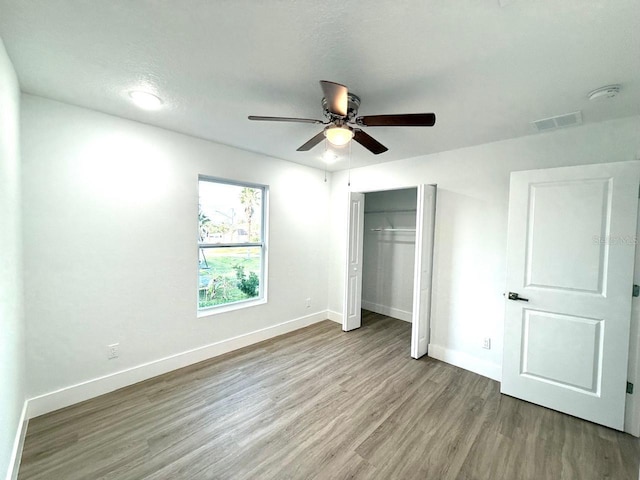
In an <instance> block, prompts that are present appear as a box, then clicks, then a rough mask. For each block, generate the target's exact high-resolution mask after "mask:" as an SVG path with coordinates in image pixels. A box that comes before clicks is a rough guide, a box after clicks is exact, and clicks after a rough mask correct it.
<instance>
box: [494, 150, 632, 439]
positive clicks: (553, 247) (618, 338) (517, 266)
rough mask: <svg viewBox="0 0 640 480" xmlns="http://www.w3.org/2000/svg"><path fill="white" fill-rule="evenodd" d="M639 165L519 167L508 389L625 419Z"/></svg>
mask: <svg viewBox="0 0 640 480" xmlns="http://www.w3.org/2000/svg"><path fill="white" fill-rule="evenodd" d="M639 185H640V163H639V162H622V163H610V164H602V165H586V166H578V167H567V168H554V169H545V170H532V171H526V172H515V173H512V175H511V189H510V198H509V224H508V240H507V293H506V297H505V301H506V313H505V336H504V355H503V373H502V386H501V391H502V392H503V393H505V394H507V395H512V396H514V397H518V398H521V399H524V400H527V401H530V402H533V403H537V404H539V405H543V406H546V407H549V408H552V409H555V410H559V411H561V412H565V413H568V414H571V415H574V416H577V417H581V418H584V419H586V420H590V421H593V422H596V423H599V424H602V425H606V426H609V427H612V428H616V429H618V430H622V429H623V426H624V407H625V386H626V380H627V379H626V373H627V357H628V350H629V326H630V317H631V293H632V283H633V266H634V255H635V235H636V222H637V208H638V186H639Z"/></svg>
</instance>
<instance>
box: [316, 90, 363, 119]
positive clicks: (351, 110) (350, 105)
mask: <svg viewBox="0 0 640 480" xmlns="http://www.w3.org/2000/svg"><path fill="white" fill-rule="evenodd" d="M359 108H360V97H358V96H357V95H355V94H353V93H351V92H349V93H347V115H346V117H343V116H341V115H336V114H335V113H331V111H330V110H329V102H328V101H327V99H326V98H325V97H322V111H323V112H324V116H325V117H327V118H328V119H329V120H330V121H331V122H334V123H336V122H337V121H340V120H342V123H343V124H344V123H347V122H354V121H355V118H356V115H357V114H358V109H359Z"/></svg>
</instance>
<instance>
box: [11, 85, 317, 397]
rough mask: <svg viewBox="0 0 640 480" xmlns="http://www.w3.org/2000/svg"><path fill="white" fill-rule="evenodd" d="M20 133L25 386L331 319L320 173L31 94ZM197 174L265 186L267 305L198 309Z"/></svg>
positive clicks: (44, 387) (103, 372)
mask: <svg viewBox="0 0 640 480" xmlns="http://www.w3.org/2000/svg"><path fill="white" fill-rule="evenodd" d="M22 132H23V133H22V134H23V139H24V142H23V172H24V182H23V188H24V234H25V239H24V257H25V265H24V266H25V281H26V291H25V298H26V318H27V345H28V364H27V365H28V369H29V372H30V381H29V387H28V393H29V395H30V396H37V395H42V394H47V393H49V392H53V391H56V390H57V389H62V388H65V387H69V386H73V385H75V384H79V383H81V382H87V381H91V380H92V379H96V378H100V377H103V376H108V375H110V374H113V373H114V372H118V371H123V370H126V369H129V368H132V367H136V366H139V365H143V364H146V363H147V362H154V361H156V360H159V359H163V358H166V357H171V356H173V355H176V354H180V353H181V352H189V351H191V350H193V349H198V348H199V347H202V346H206V345H210V344H212V343H215V342H219V341H221V340H225V339H230V338H233V337H236V336H238V335H243V334H246V333H249V332H255V331H257V330H260V329H264V328H267V327H270V326H273V325H276V324H279V323H281V322H285V321H289V320H293V319H297V318H300V317H304V316H308V315H310V314H312V313H316V312H320V313H321V314H322V318H326V302H327V296H328V293H327V284H328V276H327V262H326V258H327V256H328V253H327V252H328V250H327V248H328V247H327V242H326V238H325V235H324V234H323V233H324V232H325V231H326V229H327V226H328V218H327V215H328V206H327V205H328V198H329V197H328V196H329V184H328V183H324V181H323V176H324V174H323V172H322V171H320V170H315V169H311V168H308V167H303V166H300V165H296V164H292V163H290V162H285V161H281V160H277V159H273V158H268V157H265V156H262V155H257V154H253V153H249V152H245V151H241V150H238V149H234V148H231V147H226V146H223V145H219V144H214V143H211V142H207V141H204V140H199V139H196V138H193V137H189V136H185V135H181V134H177V133H174V132H170V131H166V130H162V129H159V128H155V127H151V126H148V125H143V124H140V123H136V122H131V121H127V120H123V119H120V118H117V117H112V116H109V115H104V114H101V113H97V112H94V111H90V110H86V109H82V108H78V107H73V106H70V105H66V104H62V103H58V102H54V101H51V100H46V99H43V98H39V97H34V96H29V95H24V96H23V117H22ZM198 174H204V175H209V176H214V177H221V178H228V179H233V180H239V181H247V182H252V183H259V184H266V185H269V187H270V212H269V213H270V222H269V253H268V255H269V257H268V258H269V275H268V303H267V304H265V305H259V306H254V307H251V308H246V309H242V310H238V311H234V312H229V313H224V314H219V315H213V316H208V317H203V318H197V316H196V292H197V259H198V255H197V248H196V241H197V203H198V191H197V186H198ZM306 298H311V308H306V307H305V299H306ZM115 342H119V343H120V357H119V358H117V359H115V360H107V356H106V345H108V344H111V343H115Z"/></svg>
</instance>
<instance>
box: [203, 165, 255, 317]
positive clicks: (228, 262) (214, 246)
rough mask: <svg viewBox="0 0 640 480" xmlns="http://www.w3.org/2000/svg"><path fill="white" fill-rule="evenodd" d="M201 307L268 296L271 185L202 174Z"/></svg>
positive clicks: (211, 307)
mask: <svg viewBox="0 0 640 480" xmlns="http://www.w3.org/2000/svg"><path fill="white" fill-rule="evenodd" d="M198 192H199V201H198V252H199V253H198V310H205V309H214V308H215V307H220V306H223V305H229V304H240V303H242V302H256V301H259V300H264V298H265V290H266V289H265V281H264V280H265V265H266V243H265V221H266V215H265V205H266V193H267V188H266V187H265V186H261V185H243V184H239V183H231V182H227V181H224V180H217V179H211V178H206V177H200V179H199V182H198Z"/></svg>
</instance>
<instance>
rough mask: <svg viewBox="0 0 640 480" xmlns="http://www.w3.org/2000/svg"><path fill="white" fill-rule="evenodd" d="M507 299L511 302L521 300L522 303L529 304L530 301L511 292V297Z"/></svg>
mask: <svg viewBox="0 0 640 480" xmlns="http://www.w3.org/2000/svg"><path fill="white" fill-rule="evenodd" d="M507 298H508V299H509V300H520V301H522V302H528V301H529V299H528V298H522V297H521V296H520V295H518V294H517V293H515V292H509V296H508V297H507Z"/></svg>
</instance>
